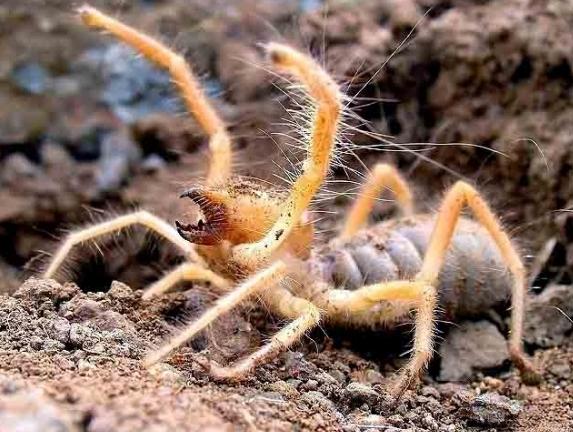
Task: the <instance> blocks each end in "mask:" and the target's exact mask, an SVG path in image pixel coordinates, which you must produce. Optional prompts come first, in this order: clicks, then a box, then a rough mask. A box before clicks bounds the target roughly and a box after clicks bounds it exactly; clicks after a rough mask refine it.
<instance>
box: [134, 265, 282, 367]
mask: <svg viewBox="0 0 573 432" xmlns="http://www.w3.org/2000/svg"><path fill="white" fill-rule="evenodd" d="M285 273H286V265H285V264H284V263H283V262H282V261H277V262H276V263H274V264H273V265H271V266H270V267H268V268H266V269H264V270H261V271H260V272H259V273H257V274H255V275H253V276H252V277H250V278H249V279H247V280H246V281H245V282H243V283H242V284H240V285H239V286H238V287H236V288H235V289H234V290H232V291H230V292H229V293H228V294H227V295H225V296H224V297H221V298H220V299H219V300H217V302H216V303H215V304H214V305H213V306H212V307H211V308H209V309H208V310H207V311H205V313H204V314H203V315H201V316H200V317H199V318H198V319H197V320H196V321H195V322H193V323H191V324H190V325H189V326H188V327H187V328H185V329H184V330H183V331H182V332H181V333H179V334H178V335H176V336H175V337H173V338H172V339H171V340H170V341H168V342H167V343H166V344H165V345H163V346H162V347H160V348H159V349H158V350H156V351H153V352H152V353H150V354H149V355H148V356H147V357H146V358H145V360H144V363H145V365H146V366H148V367H149V366H152V365H154V364H155V363H157V362H159V361H161V360H162V359H163V358H165V357H166V356H168V355H169V353H171V351H173V350H174V349H176V348H178V347H180V346H181V345H183V344H184V343H185V342H187V341H188V340H190V339H191V338H193V337H194V336H195V335H196V334H197V333H199V332H200V331H201V330H203V329H204V328H205V327H207V326H208V325H209V324H211V323H212V322H213V321H215V320H216V319H217V318H218V317H220V316H221V315H223V314H224V313H226V312H228V311H229V310H231V309H232V308H233V307H235V306H237V305H238V304H239V303H241V302H242V301H244V300H246V299H247V298H248V297H249V296H251V295H252V294H254V293H255V292H257V291H262V290H263V289H265V288H268V287H274V286H276V285H278V283H279V282H280V280H281V279H282V278H283V277H284V276H285Z"/></svg>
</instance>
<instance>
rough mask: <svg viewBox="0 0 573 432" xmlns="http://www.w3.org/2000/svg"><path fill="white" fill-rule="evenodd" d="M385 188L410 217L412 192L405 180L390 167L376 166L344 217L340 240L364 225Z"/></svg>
mask: <svg viewBox="0 0 573 432" xmlns="http://www.w3.org/2000/svg"><path fill="white" fill-rule="evenodd" d="M385 188H387V189H389V190H390V191H391V192H392V194H393V195H394V196H395V197H396V202H397V204H398V207H399V208H400V210H401V211H402V213H403V214H404V215H405V216H410V215H412V214H413V213H414V202H413V196H412V191H411V190H410V187H409V186H408V183H406V180H404V178H403V177H402V176H401V175H400V173H399V172H398V170H397V169H396V168H394V167H393V166H392V165H388V164H385V163H380V164H377V165H376V166H375V167H374V168H373V169H372V170H371V172H370V174H369V176H368V179H367V180H366V182H365V183H364V185H363V186H362V189H361V190H360V192H359V193H358V197H357V198H356V200H355V202H354V205H353V206H352V207H351V209H350V212H349V214H348V216H347V217H346V221H345V223H344V226H343V228H342V232H341V234H340V237H341V238H343V239H345V238H349V237H352V236H353V235H354V234H356V232H357V231H358V230H359V229H360V228H362V227H363V226H364V225H365V224H366V220H367V219H368V215H369V214H370V213H371V212H372V209H373V208H374V204H375V202H376V200H377V199H378V196H379V195H380V193H381V192H382V191H383V190H384V189H385Z"/></svg>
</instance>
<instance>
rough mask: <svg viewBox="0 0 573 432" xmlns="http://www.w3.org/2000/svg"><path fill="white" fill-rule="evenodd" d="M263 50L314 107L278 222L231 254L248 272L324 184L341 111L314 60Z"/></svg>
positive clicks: (271, 47) (274, 48)
mask: <svg viewBox="0 0 573 432" xmlns="http://www.w3.org/2000/svg"><path fill="white" fill-rule="evenodd" d="M266 48H267V52H268V54H269V57H270V60H271V62H272V63H273V66H274V67H275V68H276V70H278V71H279V72H282V73H285V74H287V75H290V76H292V77H293V78H295V79H296V80H297V81H298V82H300V83H301V84H302V86H303V87H304V89H305V90H306V91H307V93H308V95H309V97H310V98H311V99H312V101H313V102H314V105H315V106H314V107H313V108H314V112H313V118H312V128H311V131H310V142H309V148H308V156H307V158H306V160H305V161H304V164H303V167H302V173H301V175H300V177H299V178H298V179H297V180H296V181H295V182H294V184H293V185H292V189H291V191H290V195H289V197H288V198H287V200H286V201H285V203H284V204H283V205H282V206H281V210H280V214H279V216H278V218H277V220H276V221H275V223H274V224H273V226H272V227H271V229H270V230H269V231H268V232H266V234H265V235H264V237H263V238H262V239H260V240H258V241H257V242H255V243H250V244H244V245H239V246H236V247H235V248H234V250H233V256H234V259H235V261H237V262H238V263H239V264H240V265H241V266H242V267H244V268H246V269H249V270H251V271H252V270H255V269H257V268H260V267H262V266H263V265H264V263H266V262H268V260H269V258H270V257H271V256H272V255H273V253H274V252H276V251H277V250H278V249H279V248H280V247H281V246H282V244H283V242H284V241H285V239H286V238H288V236H289V234H290V233H291V231H292V229H293V228H294V227H295V226H296V224H297V223H299V221H300V220H301V218H302V216H303V213H304V212H305V210H306V209H307V208H308V206H309V204H310V202H311V200H312V198H313V197H314V195H315V194H316V192H317V191H318V189H319V188H320V186H321V185H322V183H323V182H324V179H325V178H326V176H327V174H328V167H329V163H330V159H331V153H332V151H333V148H334V144H335V140H336V134H337V129H338V123H339V120H340V113H341V110H342V96H341V94H340V92H339V90H338V86H337V85H336V83H335V82H334V81H333V79H332V78H331V77H330V76H329V75H328V74H327V73H326V71H324V70H323V69H322V68H321V67H320V66H319V65H318V64H317V63H316V62H315V61H314V60H312V59H311V58H310V57H308V56H306V55H304V54H301V53H300V52H298V51H296V50H294V49H293V48H290V47H288V46H285V45H281V44H276V43H272V44H268V45H267V47H266Z"/></svg>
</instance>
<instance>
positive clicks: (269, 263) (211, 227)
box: [45, 6, 535, 395]
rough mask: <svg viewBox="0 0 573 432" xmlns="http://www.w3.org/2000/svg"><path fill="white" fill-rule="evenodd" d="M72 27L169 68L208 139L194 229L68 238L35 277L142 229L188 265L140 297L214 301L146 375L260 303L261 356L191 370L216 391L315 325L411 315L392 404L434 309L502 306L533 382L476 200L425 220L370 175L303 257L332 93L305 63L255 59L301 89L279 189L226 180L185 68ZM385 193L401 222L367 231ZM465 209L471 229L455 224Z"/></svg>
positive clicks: (93, 16) (454, 193)
mask: <svg viewBox="0 0 573 432" xmlns="http://www.w3.org/2000/svg"><path fill="white" fill-rule="evenodd" d="M79 13H80V16H81V18H82V19H83V22H84V23H85V24H87V25H88V26H90V27H92V28H96V29H101V30H106V31H108V32H109V33H111V34H112V35H114V36H116V37H117V38H119V39H120V40H122V41H124V42H125V43H127V44H128V45H130V46H131V47H133V48H134V49H136V50H137V51H139V52H140V53H141V54H143V55H144V56H145V57H146V58H148V59H149V60H151V61H153V62H154V63H155V64H157V65H159V66H160V67H163V68H165V69H166V70H168V71H169V72H170V73H171V75H172V77H173V82H174V83H175V85H176V86H177V87H178V88H179V90H180V92H181V93H182V96H183V99H184V101H185V103H186V105H187V107H188V109H189V111H190V112H191V113H192V114H193V115H194V116H195V118H196V120H197V122H198V123H199V125H200V126H201V127H202V129H203V130H204V131H205V133H206V134H207V135H208V136H209V138H210V141H209V146H210V149H211V164H210V170H209V173H208V176H207V181H206V183H205V184H204V185H202V186H197V187H195V188H192V189H189V190H187V191H186V192H185V193H184V194H183V195H182V196H183V197H187V198H189V199H191V200H192V201H193V202H194V203H195V204H196V205H197V206H198V207H199V208H200V210H201V213H202V218H201V219H200V220H199V221H198V222H197V223H195V224H181V223H176V225H177V230H175V229H174V228H172V227H171V226H170V225H169V224H167V223H166V222H164V221H163V220H161V219H159V218H157V217H156V216H153V215H151V214H149V213H147V212H144V211H138V212H135V213H131V214H127V215H125V216H121V217H118V218H115V219H112V220H110V221H108V222H104V223H101V224H99V225H95V226H92V227H88V228H87V229H84V230H80V231H77V232H73V233H71V234H70V235H69V236H68V238H67V239H66V241H65V242H64V243H63V245H62V246H61V248H60V249H59V251H58V252H57V254H56V255H55V256H54V258H53V260H52V262H51V264H50V266H49V267H48V269H47V271H46V273H45V276H46V277H52V276H53V275H54V274H55V273H56V271H57V269H58V268H59V266H60V265H61V264H62V262H63V260H64V259H65V257H66V256H67V254H68V253H69V251H70V250H71V248H72V247H74V246H75V245H77V244H80V243H85V242H87V241H90V240H93V239H94V238H96V237H98V236H101V235H104V234H107V233H110V232H113V231H116V230H120V229H123V228H125V227H127V226H129V225H134V224H141V225H144V226H145V227H147V228H148V229H150V230H154V231H156V232H157V233H158V234H160V235H162V236H163V237H165V238H166V239H168V240H170V241H171V242H173V243H174V244H175V245H177V246H178V247H179V248H180V249H181V250H182V251H183V252H184V253H185V254H187V256H188V262H186V263H184V264H182V265H180V266H179V267H178V268H176V269H174V270H172V271H171V272H169V273H167V275H166V276H164V277H163V278H162V279H160V280H159V281H157V282H156V283H155V284H153V285H152V286H151V287H150V288H149V289H147V290H146V291H145V293H144V295H143V297H144V298H146V299H148V298H150V297H152V296H156V295H159V294H161V293H162V292H165V291H166V290H168V289H170V288H171V287H173V286H174V285H175V284H177V283H179V282H181V281H185V280H204V281H208V282H210V283H211V284H212V286H213V287H215V288H216V289H217V290H218V291H222V292H224V293H225V294H224V295H223V296H222V297H221V298H220V299H219V300H218V301H217V302H216V303H215V304H214V305H213V306H212V307H211V308H210V309H208V310H207V311H206V312H205V313H204V314H203V315H202V316H201V317H200V318H199V319H197V320H196V321H195V322H193V323H191V324H190V325H189V326H188V327H186V328H185V329H184V330H183V331H182V332H181V333H179V334H178V335H176V336H174V337H173V338H172V339H171V340H169V341H168V342H167V343H166V344H165V345H163V346H162V347H160V348H159V349H158V350H156V351H154V352H151V353H150V354H149V355H148V356H147V358H146V359H145V364H146V365H148V366H149V365H152V364H154V363H156V362H158V361H160V360H162V359H164V358H166V357H167V356H168V355H169V354H170V353H171V352H172V351H173V350H174V349H176V348H177V347H179V346H181V345H183V344H185V343H186V342H187V341H188V340H189V339H191V338H193V337H194V336H196V335H197V333H198V332H200V331H201V330H203V329H205V327H207V326H208V325H209V324H210V323H212V322H213V321H214V320H215V319H216V318H218V317H219V316H220V315H221V314H224V313H225V312H227V311H229V310H230V309H231V308H233V307H235V306H237V305H238V304H239V303H241V302H242V301H244V300H246V299H247V298H248V297H250V296H253V295H255V294H256V295H258V296H259V297H260V298H261V300H262V301H263V302H264V303H265V304H266V306H267V307H268V309H269V310H270V311H272V312H273V313H275V314H277V315H278V316H280V317H284V318H286V319H290V320H292V321H291V322H290V323H289V324H288V325H286V326H285V327H284V328H283V329H282V330H280V331H279V332H278V333H277V334H275V335H274V337H272V339H271V340H270V341H269V342H268V343H267V344H266V345H264V346H263V347H262V348H260V349H259V350H257V351H255V352H254V353H252V354H250V355H248V356H247V357H245V358H244V359H242V360H240V361H238V362H236V363H235V364H232V365H228V366H221V365H218V364H216V363H215V362H212V361H207V360H200V362H201V364H202V365H203V366H204V367H205V368H206V370H207V371H208V372H209V374H210V375H211V376H212V377H214V378H216V379H222V380H240V379H242V378H245V377H246V376H247V375H248V373H249V372H251V371H252V370H253V369H254V368H255V367H256V366H257V365H259V364H261V363H262V362H263V361H266V360H269V359H270V358H272V357H274V356H276V355H277V354H278V353H279V352H281V351H283V350H286V349H288V348H289V347H291V346H292V345H293V344H294V343H296V342H297V341H299V339H300V338H301V337H302V336H303V335H304V334H305V333H306V332H308V331H309V330H311V329H312V328H313V327H315V326H317V325H318V323H319V322H321V321H325V322H331V323H339V324H354V325H364V326H369V327H372V326H380V325H394V324H396V323H398V322H400V321H401V320H405V319H408V318H409V316H410V312H411V311H415V312H416V316H415V333H414V346H413V349H412V355H411V359H410V361H409V362H408V363H407V365H406V366H405V368H404V369H403V370H402V371H401V374H400V375H399V377H398V380H397V383H396V387H395V389H394V393H395V394H396V395H400V394H401V393H402V392H403V391H404V390H405V389H406V388H407V387H408V386H409V385H410V383H411V382H412V381H413V379H415V378H416V377H417V376H418V375H419V373H420V372H421V371H422V370H423V369H424V367H425V366H426V365H427V363H428V361H429V360H430V358H431V356H432V352H433V346H434V342H433V340H434V324H435V321H436V316H435V315H436V309H437V308H438V305H440V306H441V307H442V308H443V309H444V311H445V313H446V314H448V315H449V316H464V315H471V314H474V313H479V312H483V311H487V310H488V308H490V307H491V306H493V305H494V304H496V303H498V302H499V301H502V300H503V299H504V298H505V297H506V296H507V295H508V294H509V293H511V295H512V313H511V338H510V341H509V348H510V353H511V357H512V359H513V360H514V362H515V363H516V365H517V366H518V368H519V369H520V371H521V372H523V373H526V374H527V376H529V377H531V376H534V374H535V372H534V370H533V368H532V366H531V365H530V363H529V362H528V360H527V359H526V357H525V355H524V353H523V349H522V327H523V313H524V302H525V296H526V291H527V290H526V276H525V270H524V266H523V264H522V262H521V259H520V257H519V255H518V254H517V253H516V251H515V249H514V247H513V245H512V243H511V241H510V239H509V237H508V236H507V234H506V233H505V232H504V230H503V229H502V227H501V226H500V223H499V222H498V220H497V218H496V217H495V215H494V214H493V213H492V211H491V210H490V208H489V206H488V205H487V203H486V202H485V200H484V199H483V198H482V197H481V196H480V194H479V193H478V192H477V191H476V190H475V189H474V188H473V187H472V186H470V185H469V184H467V183H464V182H458V183H456V184H455V185H454V186H453V187H451V188H450V190H449V191H448V192H447V193H446V196H445V198H444V200H443V202H442V204H441V207H440V209H439V210H438V212H437V214H436V215H422V214H416V213H415V212H414V206H413V198H412V194H411V192H410V190H409V188H408V186H407V184H406V183H405V181H404V180H403V179H402V178H401V177H400V175H399V174H398V173H397V172H396V170H394V169H393V168H392V167H390V166H388V165H385V164H379V165H377V166H375V167H374V168H373V169H372V171H371V173H370V176H369V179H368V180H367V182H366V184H365V185H364V187H363V190H362V191H361V193H360V194H359V195H358V197H357V199H356V201H355V203H354V205H353V207H352V208H351V210H350V214H349V216H348V218H347V220H346V222H345V224H344V226H343V229H342V233H341V234H340V236H338V237H337V238H334V239H333V240H331V241H330V242H329V243H327V244H323V245H319V246H313V244H312V241H313V230H312V225H311V223H310V222H308V221H307V220H306V213H305V212H306V211H307V209H308V207H309V205H310V203H311V200H312V198H313V197H314V196H315V194H316V193H317V191H318V190H319V188H320V187H321V185H322V184H323V182H324V181H325V178H326V177H327V174H328V169H329V163H330V159H331V156H332V153H333V151H334V147H335V141H336V136H337V131H338V128H339V123H340V117H341V111H342V109H343V105H342V95H341V94H340V92H339V89H338V86H337V85H336V83H335V82H334V81H333V80H332V79H331V77H330V76H329V75H328V74H327V73H326V72H325V71H324V70H323V69H322V68H321V67H320V66H319V65H318V64H317V63H315V62H314V61H313V60H312V59H311V58H309V57H308V56H306V55H304V54H302V53H300V52H298V51H296V50H295V49H293V48H290V47H288V46H285V45H281V44H276V43H271V44H268V45H266V51H267V53H268V58H269V60H270V63H271V66H272V68H273V69H274V70H276V71H277V72H278V73H280V74H283V75H286V76H288V77H290V78H291V79H293V80H295V81H296V82H297V83H299V84H300V85H301V86H302V87H303V88H304V89H305V91H306V93H307V95H308V98H309V100H310V101H311V102H312V103H311V105H312V106H311V107H310V108H309V109H311V110H312V111H311V112H312V122H311V125H310V131H309V133H308V137H309V138H308V144H307V145H308V153H307V158H306V160H305V161H304V165H303V167H302V171H301V174H300V175H299V177H298V178H297V179H296V180H295V181H294V183H293V184H292V187H291V189H290V190H289V191H281V190H278V189H277V190H275V189H274V188H272V187H270V186H267V185H263V184H261V183H259V182H256V181H253V180H249V179H245V178H241V177H236V176H232V175H231V161H232V157H231V139H230V137H229V136H228V134H227V131H226V128H225V125H224V123H223V121H222V120H221V119H220V118H219V117H218V115H217V114H216V112H215V111H214V110H213V108H212V107H211V106H210V105H209V103H208V102H207V99H206V98H205V96H204V95H203V93H202V91H201V89H200V87H199V85H198V84H197V81H196V80H195V78H194V77H193V74H192V72H191V70H190V68H189V66H188V65H187V64H186V62H185V61H184V59H183V58H182V57H180V56H179V55H177V54H175V53H173V52H172V51H170V50H169V49H168V48H166V47H165V46H163V45H162V44H160V43H158V42H157V41H155V40H153V39H151V38H150V37H149V36H147V35H145V34H142V33H140V32H138V31H136V30H134V29H133V28H131V27H128V26H126V25H125V24H122V23H120V22H118V21H116V20H114V19H112V18H110V17H108V16H106V15H104V14H103V13H101V12H99V11H97V10H95V9H93V8H91V7H88V6H84V7H82V8H81V9H80V11H79ZM385 188H389V189H390V190H391V191H392V192H393V193H394V194H395V196H396V199H397V202H398V204H399V205H400V207H401V210H402V212H403V215H402V216H401V217H399V218H396V219H394V220H391V221H387V222H381V223H378V224H376V225H374V226H372V227H366V228H365V227H364V226H365V222H366V220H367V217H368V215H369V213H370V212H371V210H372V208H373V204H374V202H375V200H376V197H377V196H378V195H379V194H380V193H381V192H382V191H383V190H384V189H385ZM466 206H468V207H469V208H470V209H471V210H472V211H473V214H474V216H475V218H476V220H477V222H476V221H472V220H470V219H467V218H464V217H460V213H461V212H462V210H463V209H464V207H466Z"/></svg>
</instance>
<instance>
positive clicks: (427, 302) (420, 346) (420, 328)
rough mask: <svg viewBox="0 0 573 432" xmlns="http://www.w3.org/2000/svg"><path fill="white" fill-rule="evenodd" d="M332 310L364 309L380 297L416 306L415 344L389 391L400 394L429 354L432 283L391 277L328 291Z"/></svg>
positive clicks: (433, 302) (433, 305) (434, 294)
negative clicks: (367, 283)
mask: <svg viewBox="0 0 573 432" xmlns="http://www.w3.org/2000/svg"><path fill="white" fill-rule="evenodd" d="M328 296H329V302H328V303H329V308H330V310H331V313H335V314H344V313H346V314H352V313H356V312H359V311H363V310H367V309H369V308H371V307H373V306H375V305H376V304H378V303H380V302H381V301H390V302H391V301H396V300H400V301H407V302H412V307H414V308H415V309H416V322H415V331H414V346H413V348H412V356H411V357H410V361H409V362H408V364H407V365H406V367H404V369H402V371H401V372H400V374H399V376H398V380H397V382H396V385H395V387H394V389H393V391H392V393H393V394H394V396H396V397H400V396H401V395H402V393H403V392H404V391H405V390H406V389H407V388H408V387H409V386H410V384H411V383H412V380H413V379H416V378H417V377H418V376H419V374H420V373H421V372H422V371H423V370H424V368H425V367H426V365H427V363H428V362H429V361H430V359H431V358H432V353H433V347H434V322H435V309H436V304H437V292H436V289H435V288H434V286H433V285H432V284H429V283H427V282H424V281H423V280H420V281H392V282H387V283H378V284H373V285H368V286H365V287H362V288H360V289H358V290H356V291H348V290H331V291H329V292H328Z"/></svg>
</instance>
